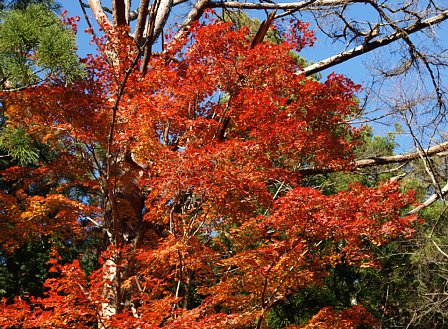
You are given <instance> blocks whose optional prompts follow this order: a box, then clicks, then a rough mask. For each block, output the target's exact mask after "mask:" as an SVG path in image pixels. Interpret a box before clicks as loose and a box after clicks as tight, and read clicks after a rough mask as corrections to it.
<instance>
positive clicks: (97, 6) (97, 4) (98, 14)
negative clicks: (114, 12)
mask: <svg viewBox="0 0 448 329" xmlns="http://www.w3.org/2000/svg"><path fill="white" fill-rule="evenodd" d="M89 7H90V9H91V10H92V13H93V16H94V17H95V20H96V21H97V22H98V23H99V24H111V23H110V21H109V18H108V17H107V15H106V13H105V12H104V9H103V6H102V4H101V0H89Z"/></svg>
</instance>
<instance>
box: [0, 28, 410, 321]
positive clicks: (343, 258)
mask: <svg viewBox="0 0 448 329" xmlns="http://www.w3.org/2000/svg"><path fill="white" fill-rule="evenodd" d="M295 28H296V30H295V32H293V33H291V36H293V39H291V42H284V43H282V44H280V45H274V44H271V43H269V42H264V43H261V44H259V45H257V46H256V47H254V48H251V40H250V38H249V35H248V31H247V30H246V29H241V30H234V29H233V28H232V27H231V25H230V24H227V23H215V24H212V25H196V26H195V27H194V28H193V29H192V37H191V40H192V41H191V42H190V43H186V42H184V43H179V42H178V41H177V46H176V47H174V46H173V47H171V48H170V52H171V53H169V54H167V55H160V56H154V57H153V58H152V59H151V61H150V63H149V68H148V71H147V73H146V75H145V76H144V77H142V75H141V74H139V72H138V70H137V69H136V67H137V66H136V65H134V64H135V63H137V64H138V63H139V62H138V61H136V60H134V57H133V56H134V55H135V56H138V50H137V49H136V48H135V46H133V44H132V42H129V41H124V40H127V39H126V37H123V35H124V34H123V33H117V34H116V35H117V37H116V38H115V39H114V38H113V34H112V33H111V31H108V32H109V43H107V44H105V48H104V49H109V50H111V49H114V51H115V52H116V53H117V54H118V55H117V57H116V58H113V59H114V60H115V61H116V63H119V65H118V66H117V65H114V64H116V63H110V61H109V63H108V62H107V61H106V60H105V59H104V58H102V57H96V58H94V57H89V58H87V59H86V60H85V64H86V70H87V73H88V76H87V77H86V78H85V79H83V80H82V81H77V82H74V83H72V84H70V85H68V86H66V85H63V84H61V83H60V81H57V80H55V81H53V82H51V83H48V84H45V85H41V86H38V87H35V88H33V89H30V90H27V91H23V92H20V93H17V94H11V95H8V96H7V97H6V108H7V111H8V116H9V118H10V124H12V125H14V124H16V125H21V126H24V127H26V128H27V130H28V132H29V134H31V135H32V136H33V137H34V138H35V139H36V140H38V141H40V142H41V143H43V144H45V145H48V146H49V147H51V148H53V149H54V150H55V152H56V153H57V154H56V155H55V157H54V159H53V160H51V161H49V162H47V163H42V164H41V166H40V167H39V168H37V169H23V168H17V167H15V168H9V169H8V170H6V171H4V172H2V173H1V175H2V177H3V179H10V180H16V181H19V180H20V179H21V178H23V179H24V180H25V181H27V180H30V182H31V181H33V183H30V184H31V185H32V184H37V183H36V182H38V181H39V180H46V181H51V182H52V186H54V188H52V189H50V191H49V193H48V194H47V195H46V196H32V195H27V194H26V191H28V193H29V191H30V185H27V183H26V182H24V181H21V182H20V184H19V185H21V188H20V189H11V190H10V191H9V192H8V193H6V192H1V194H0V204H1V205H2V209H5V210H3V211H2V212H0V216H1V219H2V222H1V223H2V224H1V225H3V223H5V222H7V223H8V224H7V227H6V228H5V232H14V234H12V235H11V237H15V236H16V234H17V232H19V231H20V232H22V233H21V234H22V235H24V236H22V237H20V238H19V239H17V241H24V240H25V239H26V238H27V237H28V238H31V237H32V236H33V233H36V232H38V234H48V235H51V234H58V235H59V236H61V235H62V236H66V237H68V238H70V237H72V236H74V235H77V234H81V233H82V234H88V230H87V231H86V229H85V228H83V229H84V231H83V232H82V228H81V227H80V221H79V218H86V217H90V218H91V219H92V218H94V219H95V221H96V222H97V223H100V224H101V223H102V224H103V225H104V227H105V229H109V230H110V231H113V230H115V231H113V232H109V233H110V234H111V236H112V235H114V234H118V233H117V232H118V231H117V229H116V228H117V227H118V226H120V227H121V228H122V231H121V232H124V230H125V229H123V227H125V228H126V229H127V230H129V231H130V230H131V229H134V230H136V229H135V226H136V222H135V221H136V219H135V218H134V217H135V208H136V207H137V206H138V205H137V204H136V203H130V200H131V198H130V197H126V196H125V195H124V196H123V194H124V192H120V193H121V194H119V193H118V192H117V193H116V197H117V200H118V201H117V202H116V203H115V204H114V205H113V207H114V206H115V208H113V207H112V211H115V216H116V217H113V218H114V222H113V223H109V225H108V222H107V221H108V217H107V216H108V213H107V210H106V209H105V208H104V206H103V204H102V203H101V202H104V200H105V199H106V201H107V200H108V199H107V198H108V197H109V196H110V195H111V194H110V193H111V192H110V191H111V188H110V186H113V188H114V189H115V190H117V191H126V190H131V189H132V188H134V190H135V186H134V187H132V184H133V183H135V181H136V180H138V181H139V182H138V183H139V188H140V189H141V192H142V195H143V196H144V197H145V206H144V208H142V212H144V220H143V221H142V222H139V223H138V225H139V226H138V230H139V231H138V233H139V235H138V236H137V237H135V236H129V235H127V236H124V235H123V236H122V238H121V240H118V239H116V240H114V242H111V243H110V245H109V246H108V249H107V253H105V254H104V255H103V258H104V263H103V266H102V267H101V268H100V269H99V270H97V271H96V272H94V273H93V274H92V275H91V276H90V277H87V276H86V275H85V273H84V272H83V270H82V269H81V268H80V265H79V262H78V261H75V262H73V263H71V264H65V265H62V264H59V263H58V262H57V261H55V263H54V264H53V265H54V266H53V267H52V271H53V272H54V273H53V276H52V277H51V279H49V280H48V281H47V282H46V288H47V295H46V297H45V298H41V299H29V300H27V301H25V300H24V299H23V298H22V299H20V298H17V299H16V300H15V301H14V303H7V302H6V301H4V309H3V311H2V312H3V313H2V315H1V316H0V319H1V321H2V325H3V326H4V327H8V326H14V325H17V326H22V327H23V328H32V327H40V328H90V327H91V326H92V325H93V323H98V324H99V326H100V327H107V328H120V327H121V328H153V327H165V328H193V327H197V328H220V327H222V328H244V327H247V326H256V327H261V326H262V325H263V321H264V319H265V316H266V314H267V313H268V312H269V311H270V310H271V309H272V307H274V306H275V305H277V304H278V303H279V302H281V301H282V300H284V299H285V298H286V297H288V296H290V295H292V294H294V293H296V292H298V291H300V290H301V289H303V288H306V287H310V286H315V285H319V284H322V283H323V280H324V279H325V277H326V276H327V275H328V273H329V270H330V269H331V268H333V267H335V266H336V265H338V264H348V265H353V266H375V258H374V256H373V255H372V253H371V252H370V250H371V246H372V245H381V244H384V243H387V242H388V241H390V240H391V239H393V238H395V237H397V236H408V235H409V234H411V233H412V229H411V224H412V222H413V221H414V220H415V217H412V216H408V217H401V214H400V211H401V209H403V207H405V206H407V205H408V204H409V203H411V202H412V196H411V195H402V194H400V192H399V191H398V186H397V185H396V184H393V183H385V184H383V185H381V186H380V187H378V188H366V187H363V186H361V185H358V184H355V185H353V186H351V187H350V188H349V189H348V190H347V191H344V192H340V193H337V194H335V195H331V196H326V195H323V194H322V193H320V192H319V191H318V190H315V189H312V188H309V187H303V186H302V184H301V177H300V175H299V174H298V170H299V169H301V168H303V167H308V166H313V167H315V168H335V169H344V168H347V169H348V168H350V166H351V164H352V160H353V155H352V153H351V150H352V148H353V146H354V145H356V143H358V134H357V131H356V130H355V129H353V128H352V127H350V126H349V125H348V124H347V123H346V118H347V117H349V116H350V114H352V113H353V111H355V110H356V107H357V102H356V100H355V98H354V93H355V92H356V91H357V90H359V86H357V85H355V84H353V83H352V82H351V81H350V80H348V79H346V78H344V77H343V76H339V75H335V74H332V75H330V76H329V77H328V78H327V80H325V81H324V82H319V81H316V80H314V79H310V78H306V77H305V76H303V75H300V74H299V72H300V67H299V66H298V64H297V63H296V61H295V60H294V59H293V57H292V56H291V51H292V49H296V48H299V49H300V48H302V47H304V46H305V45H308V44H311V43H312V42H313V36H312V34H310V33H309V32H307V30H306V29H305V28H306V26H305V25H304V24H301V23H300V24H298V25H297V26H295ZM292 40H295V41H294V42H293V41H292ZM297 40H298V41H297ZM174 49H177V50H176V52H175V51H174ZM174 52H175V53H174ZM105 154H106V156H105ZM129 158H131V159H132V162H133V164H129V163H130V162H131V161H130V160H129ZM111 163H112V164H113V166H112V165H111ZM108 168H109V169H108ZM110 168H112V169H110ZM114 172H117V174H114ZM81 187H82V188H83V190H84V191H88V192H87V193H90V194H89V195H90V197H88V198H86V197H85V198H84V199H81V200H78V201H73V200H70V199H69V197H68V196H63V195H64V193H65V195H70V194H69V193H68V194H67V193H66V192H67V191H71V190H72V189H76V188H81ZM134 190H133V191H134ZM107 193H109V194H107ZM98 195H100V196H101V197H98ZM86 204H88V205H86ZM3 206H4V208H3ZM117 213H118V215H117ZM89 228H90V226H88V228H87V229H89ZM2 232H3V229H2ZM6 234H11V233H6ZM14 239H15V238H14ZM126 239H127V240H126ZM5 241H6V242H5ZM2 243H3V244H5V245H8V246H12V247H11V248H13V246H14V245H16V244H15V243H13V242H12V240H8V236H7V235H3V233H2ZM108 312H109V313H108ZM361 323H366V324H368V323H372V319H371V318H370V317H369V316H368V315H366V312H365V310H364V309H363V308H362V307H354V308H352V309H348V310H344V311H341V312H336V311H332V310H330V309H323V310H321V311H320V312H319V313H318V314H317V315H316V316H315V317H313V318H312V319H311V321H310V323H309V324H308V325H307V327H306V328H324V327H325V328H342V327H344V328H352V327H353V328H355V327H356V326H357V325H358V324H361Z"/></svg>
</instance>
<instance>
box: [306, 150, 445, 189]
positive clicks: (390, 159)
mask: <svg viewBox="0 0 448 329" xmlns="http://www.w3.org/2000/svg"><path fill="white" fill-rule="evenodd" d="M446 150H448V142H444V143H441V144H439V145H436V146H433V147H430V148H429V149H428V150H426V152H425V154H426V156H434V155H437V154H439V153H442V152H444V151H446ZM419 158H420V152H413V153H407V154H400V155H391V156H384V157H374V158H368V159H361V160H357V161H355V163H354V168H356V169H361V168H367V167H375V166H382V165H387V164H391V163H403V162H409V161H412V160H417V159H419ZM336 171H339V170H338V169H333V168H321V169H318V168H304V169H299V170H298V172H299V173H300V174H302V175H317V174H324V173H330V172H336ZM447 188H448V187H447Z"/></svg>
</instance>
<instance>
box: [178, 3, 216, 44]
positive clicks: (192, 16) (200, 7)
mask: <svg viewBox="0 0 448 329" xmlns="http://www.w3.org/2000/svg"><path fill="white" fill-rule="evenodd" d="M207 4H208V0H198V1H197V2H196V3H195V5H194V6H193V8H192V9H191V10H190V12H189V13H188V15H187V17H186V18H185V20H184V21H183V23H182V24H181V26H180V27H179V31H178V32H177V33H176V36H175V37H174V38H175V39H180V38H182V37H183V36H184V35H185V33H187V31H188V28H189V27H190V24H191V23H193V22H194V21H195V20H197V19H199V17H201V15H202V12H203V11H204V9H205V8H206V7H207Z"/></svg>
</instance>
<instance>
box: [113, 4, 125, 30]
mask: <svg viewBox="0 0 448 329" xmlns="http://www.w3.org/2000/svg"><path fill="white" fill-rule="evenodd" d="M112 16H113V18H114V23H115V24H117V25H126V7H125V4H124V0H112Z"/></svg>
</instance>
